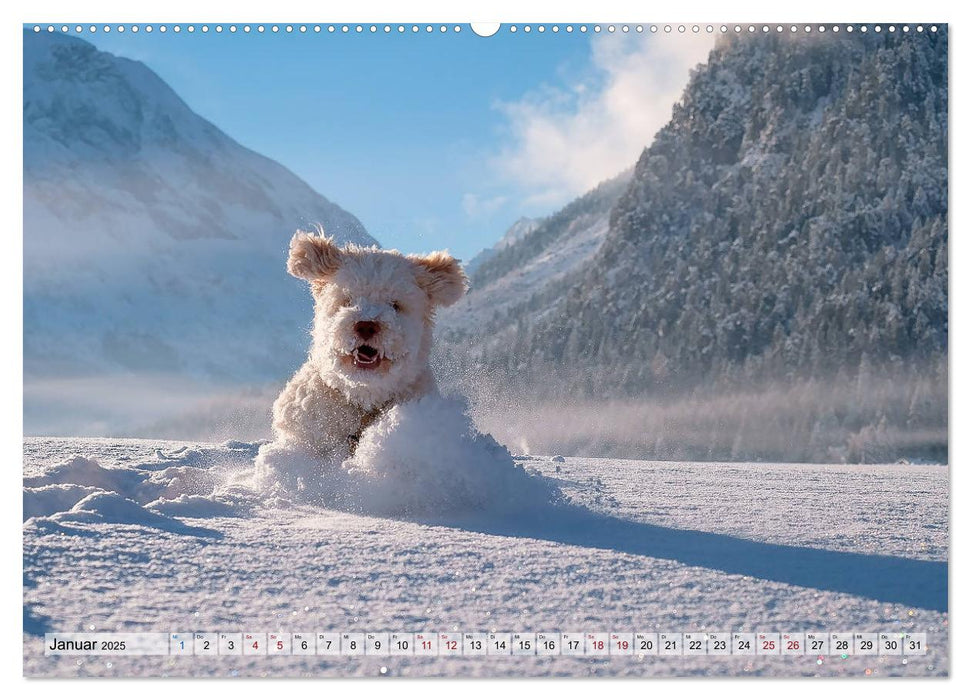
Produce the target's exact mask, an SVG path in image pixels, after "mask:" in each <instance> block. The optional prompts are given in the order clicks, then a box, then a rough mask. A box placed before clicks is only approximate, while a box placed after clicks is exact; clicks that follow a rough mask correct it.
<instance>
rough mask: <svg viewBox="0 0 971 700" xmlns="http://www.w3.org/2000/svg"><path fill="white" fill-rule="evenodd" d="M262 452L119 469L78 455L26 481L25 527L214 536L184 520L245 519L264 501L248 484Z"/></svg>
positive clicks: (227, 448)
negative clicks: (83, 526) (120, 527)
mask: <svg viewBox="0 0 971 700" xmlns="http://www.w3.org/2000/svg"><path fill="white" fill-rule="evenodd" d="M104 442H110V441H104ZM258 447H259V445H258V444H248V443H237V442H234V443H226V444H224V445H221V446H214V447H210V448H203V449H189V448H187V447H185V446H183V447H180V448H177V449H174V450H172V451H169V452H165V451H163V449H161V448H156V449H155V450H153V451H152V452H151V457H149V458H148V459H145V460H144V461H133V460H131V459H130V457H129V456H127V455H125V457H124V459H122V462H123V463H122V464H120V465H116V466H113V467H105V466H102V465H101V464H100V463H99V462H98V461H97V460H95V459H91V458H88V457H83V456H80V455H73V456H71V457H69V458H67V459H66V460H65V461H61V462H59V463H56V464H54V465H52V466H48V465H45V466H43V467H41V468H39V469H35V470H34V471H33V473H29V474H26V475H25V476H24V491H23V499H24V521H25V522H27V521H31V524H32V525H33V526H36V527H40V528H41V529H44V528H46V529H55V530H57V529H60V530H64V528H68V529H70V527H72V524H76V523H89V524H92V523H115V524H129V525H138V526H142V527H148V528H156V529H161V530H167V531H171V532H180V533H183V534H195V535H199V536H212V535H213V534H214V533H212V532H211V531H209V530H206V529H205V528H199V527H194V526H189V525H187V524H185V523H184V522H183V521H181V520H179V518H196V519H199V518H223V517H234V516H241V515H245V514H247V513H249V512H251V511H252V509H253V508H254V507H256V506H257V505H259V504H260V503H261V501H262V496H261V494H260V493H259V491H257V490H255V489H253V488H252V486H251V484H250V482H251V480H252V474H253V457H254V456H255V454H256V451H257V449H258Z"/></svg>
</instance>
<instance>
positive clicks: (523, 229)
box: [464, 216, 543, 275]
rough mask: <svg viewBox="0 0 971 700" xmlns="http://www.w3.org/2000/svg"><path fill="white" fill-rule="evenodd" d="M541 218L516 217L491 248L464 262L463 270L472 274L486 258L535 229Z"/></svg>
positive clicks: (488, 258)
mask: <svg viewBox="0 0 971 700" xmlns="http://www.w3.org/2000/svg"><path fill="white" fill-rule="evenodd" d="M542 221H543V220H542V219H531V218H529V217H528V216H521V217H519V218H518V219H516V221H515V223H513V225H512V226H510V227H509V228H508V229H507V230H506V232H505V233H504V234H503V236H502V238H500V239H499V240H498V241H496V243H495V244H494V245H493V246H492V247H491V248H486V249H485V250H482V251H479V253H477V254H476V255H475V256H473V257H472V259H471V260H469V261H468V262H467V263H465V265H464V266H465V272H466V273H467V274H469V275H471V274H473V273H474V272H475V271H476V270H477V269H478V268H479V266H480V265H482V263H484V262H486V261H487V260H491V259H492V258H494V257H495V256H496V254H497V253H498V252H499V251H501V250H505V249H506V248H508V247H509V246H511V245H512V244H513V243H516V242H517V241H519V240H520V239H521V238H523V237H524V236H526V235H527V234H529V233H532V232H533V231H534V230H536V227H537V226H539V225H540V223H542Z"/></svg>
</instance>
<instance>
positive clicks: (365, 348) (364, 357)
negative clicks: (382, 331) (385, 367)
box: [351, 345, 384, 369]
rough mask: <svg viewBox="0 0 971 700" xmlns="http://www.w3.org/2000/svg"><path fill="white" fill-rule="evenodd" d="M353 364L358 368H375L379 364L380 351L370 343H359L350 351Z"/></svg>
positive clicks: (380, 358)
mask: <svg viewBox="0 0 971 700" xmlns="http://www.w3.org/2000/svg"><path fill="white" fill-rule="evenodd" d="M351 357H352V358H353V359H354V366H355V367H357V368H358V369H377V368H378V367H379V366H380V365H381V360H382V359H384V358H382V357H381V353H380V352H378V350H377V348H372V347H371V346H370V345H360V346H358V347H356V348H354V352H352V353H351Z"/></svg>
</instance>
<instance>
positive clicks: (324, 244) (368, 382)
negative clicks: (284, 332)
mask: <svg viewBox="0 0 971 700" xmlns="http://www.w3.org/2000/svg"><path fill="white" fill-rule="evenodd" d="M287 270H288V271H289V272H290V274H291V275H293V276H295V277H299V278H301V279H305V280H307V281H308V282H309V283H310V291H311V294H312V295H313V298H314V323H313V333H312V337H313V339H312V343H311V347H310V353H309V356H308V358H307V361H306V362H305V363H304V365H303V366H302V367H301V368H300V369H299V370H297V373H296V374H295V375H294V376H293V378H292V379H291V380H290V381H289V382H288V383H287V385H286V387H285V388H284V389H283V392H282V393H281V394H280V396H279V397H278V398H277V400H276V402H275V403H274V404H273V432H274V435H275V438H276V441H277V442H283V443H286V444H290V445H294V446H295V445H299V446H301V447H303V448H304V449H305V450H307V451H308V452H309V453H311V454H312V455H314V456H317V457H320V458H324V459H332V458H342V457H346V456H348V455H351V454H353V452H354V448H355V446H356V444H357V441H358V439H359V438H360V435H361V431H362V430H363V429H364V428H366V427H367V426H368V425H369V424H371V423H372V422H374V421H375V420H376V419H377V418H378V417H379V416H380V415H381V413H382V412H384V411H386V410H387V409H388V408H390V407H391V406H393V405H395V404H398V403H402V402H405V401H409V400H412V399H416V398H418V397H421V396H425V395H428V394H431V393H435V392H436V391H437V389H436V387H435V380H434V378H433V377H432V372H431V368H430V366H429V353H430V351H431V344H432V328H433V325H434V320H435V310H436V309H437V308H439V307H442V306H449V305H450V304H454V303H455V302H456V301H458V300H459V299H460V298H461V297H462V295H463V294H464V293H465V290H466V288H467V286H468V279H467V277H466V275H465V272H464V271H463V270H462V267H461V265H460V264H459V261H458V260H456V259H455V258H453V257H452V256H451V255H449V254H448V253H447V252H444V251H441V252H435V253H430V254H428V255H403V254H401V253H399V252H398V251H396V250H380V249H378V248H376V247H369V248H364V247H360V246H356V245H353V244H348V245H345V246H343V247H341V246H338V245H337V244H335V243H334V241H333V239H332V238H328V237H326V236H325V235H324V234H323V231H318V232H316V233H306V232H302V231H298V232H297V233H296V234H295V235H294V237H293V239H292V240H291V241H290V257H289V260H288V262H287Z"/></svg>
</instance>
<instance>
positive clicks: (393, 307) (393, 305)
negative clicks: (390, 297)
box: [391, 301, 401, 314]
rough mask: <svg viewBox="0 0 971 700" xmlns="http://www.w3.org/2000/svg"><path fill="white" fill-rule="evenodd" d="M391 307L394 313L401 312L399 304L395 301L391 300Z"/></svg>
mask: <svg viewBox="0 0 971 700" xmlns="http://www.w3.org/2000/svg"><path fill="white" fill-rule="evenodd" d="M391 308H392V309H394V312H395V313H396V314H398V313H401V304H400V303H399V302H397V301H393V302H391Z"/></svg>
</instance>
